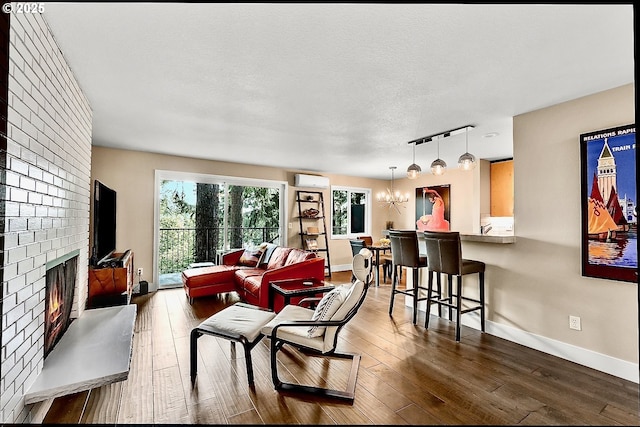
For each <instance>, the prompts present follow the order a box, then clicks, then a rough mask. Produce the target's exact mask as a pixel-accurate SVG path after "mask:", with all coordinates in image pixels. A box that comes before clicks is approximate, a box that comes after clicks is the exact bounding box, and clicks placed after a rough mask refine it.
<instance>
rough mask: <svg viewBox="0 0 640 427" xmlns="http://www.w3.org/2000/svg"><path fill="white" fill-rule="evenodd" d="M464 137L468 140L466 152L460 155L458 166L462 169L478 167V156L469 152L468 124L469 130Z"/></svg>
mask: <svg viewBox="0 0 640 427" xmlns="http://www.w3.org/2000/svg"><path fill="white" fill-rule="evenodd" d="M464 138H465V142H466V148H465V153H464V154H463V155H462V156H460V158H459V159H458V167H459V168H460V169H462V170H465V171H470V170H472V169H473V168H475V167H476V156H474V155H473V154H471V153H469V127H468V126H467V131H466V132H465V135H464Z"/></svg>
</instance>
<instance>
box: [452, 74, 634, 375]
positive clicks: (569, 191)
mask: <svg viewBox="0 0 640 427" xmlns="http://www.w3.org/2000/svg"><path fill="white" fill-rule="evenodd" d="M634 99H635V88H634V86H633V85H627V86H623V87H620V88H616V89H613V90H609V91H605V92H602V93H598V94H594V95H591V96H587V97H584V98H580V99H576V100H574V101H570V102H566V103H562V104H558V105H555V106H552V107H549V108H545V109H541V110H538V111H534V112H530V113H528V114H523V115H520V116H517V117H515V118H514V136H513V140H514V154H513V158H514V186H515V187H514V194H515V201H514V204H515V207H514V218H515V224H514V229H515V234H516V239H517V241H516V243H515V244H512V245H492V244H481V243H473V242H466V243H465V244H464V245H463V255H464V256H465V257H467V258H475V259H479V260H483V261H485V262H487V264H488V271H487V278H488V279H487V280H488V290H487V296H488V301H489V310H488V318H489V319H490V320H491V321H493V322H496V323H498V324H503V325H507V326H510V327H513V328H518V329H521V330H523V331H526V332H529V333H531V334H535V335H540V336H543V337H546V338H549V339H552V340H558V341H561V342H563V343H567V344H570V345H574V346H577V347H580V348H583V349H588V350H591V351H593V352H596V353H601V354H604V355H608V356H610V357H613V358H618V359H621V360H625V361H629V362H633V363H637V362H638V304H637V301H638V296H637V284H636V283H627V282H619V281H613V280H604V279H594V278H586V277H582V275H581V203H580V191H581V189H580V188H581V187H580V182H581V179H580V143H579V137H580V134H582V133H587V132H590V131H595V130H599V129H606V128H609V127H615V126H620V125H625V124H629V123H634V122H635V107H634ZM636 203H637V200H636ZM454 208H455V206H454ZM569 315H575V316H580V317H581V320H582V331H575V330H570V329H569V326H568V324H569V321H568V316H569Z"/></svg>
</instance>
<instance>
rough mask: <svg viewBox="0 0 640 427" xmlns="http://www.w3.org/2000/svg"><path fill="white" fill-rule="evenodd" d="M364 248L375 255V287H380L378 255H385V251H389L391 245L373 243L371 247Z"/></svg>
mask: <svg viewBox="0 0 640 427" xmlns="http://www.w3.org/2000/svg"><path fill="white" fill-rule="evenodd" d="M366 248H367V249H369V250H370V251H371V252H373V253H374V254H375V260H376V275H375V276H376V279H375V280H376V286H380V253H381V252H382V253H386V252H387V251H391V245H389V244H382V243H380V242H377V243H374V244H372V245H366Z"/></svg>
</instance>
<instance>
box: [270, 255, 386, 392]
mask: <svg viewBox="0 0 640 427" xmlns="http://www.w3.org/2000/svg"><path fill="white" fill-rule="evenodd" d="M372 261H373V259H372V255H371V251H369V250H368V249H362V250H361V251H360V253H358V254H357V255H355V256H354V257H353V262H352V268H353V273H354V276H355V278H356V279H355V281H354V282H352V283H348V284H344V285H341V286H338V287H336V288H335V289H334V290H332V291H331V292H329V293H327V294H325V296H324V297H323V298H322V299H321V300H320V302H319V303H318V305H317V307H316V308H315V310H312V309H309V308H305V307H302V306H299V305H288V306H285V308H284V309H283V310H282V311H280V313H278V315H277V316H276V317H275V318H274V319H273V320H271V321H270V322H269V323H267V324H266V325H265V326H263V328H262V334H264V335H265V336H266V337H267V338H269V339H270V340H271V377H272V380H273V385H274V387H275V388H276V390H278V391H291V392H298V393H310V394H314V395H319V396H325V397H334V398H338V399H344V400H349V401H353V400H354V398H355V387H356V379H357V375H358V368H359V366H360V355H359V354H352V353H340V352H337V351H336V347H337V343H338V334H339V333H340V330H341V329H342V328H343V327H344V325H346V324H347V322H349V320H351V319H352V318H353V317H354V316H355V315H356V313H357V312H358V309H359V308H360V306H361V305H362V303H363V302H364V299H365V297H366V294H367V289H368V288H369V284H370V283H371V278H372ZM285 345H290V346H293V347H295V348H298V349H301V350H303V351H305V353H306V354H309V355H315V356H320V357H327V358H346V359H351V360H352V363H351V369H350V373H349V378H348V381H347V387H346V390H335V389H328V388H323V387H319V386H313V385H302V384H295V383H287V382H284V381H282V380H281V379H280V378H279V376H278V360H277V353H278V351H279V350H280V349H282V347H283V346H285Z"/></svg>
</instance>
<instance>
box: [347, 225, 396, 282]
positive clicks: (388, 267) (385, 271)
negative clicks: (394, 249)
mask: <svg viewBox="0 0 640 427" xmlns="http://www.w3.org/2000/svg"><path fill="white" fill-rule="evenodd" d="M358 240H361V241H362V242H364V246H365V247H370V246H373V237H371V236H358ZM352 248H353V246H352ZM354 255H355V253H354ZM378 257H379V259H380V265H381V266H382V277H383V281H384V282H385V283H386V282H387V276H388V277H389V278H391V271H392V268H393V260H392V259H391V256H390V255H389V254H384V253H381V254H379V255H378ZM375 266H376V268H379V266H378V265H377V264H375Z"/></svg>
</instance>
